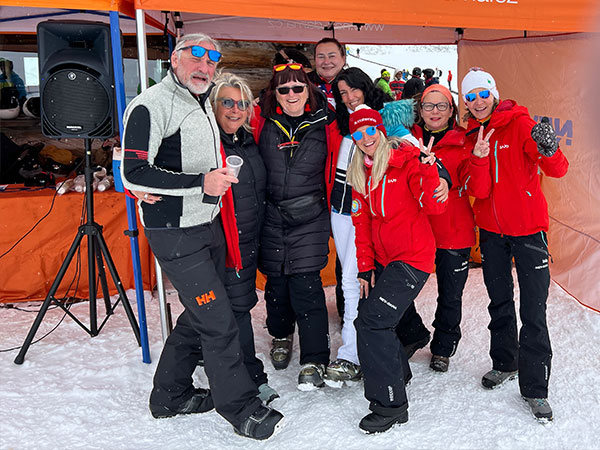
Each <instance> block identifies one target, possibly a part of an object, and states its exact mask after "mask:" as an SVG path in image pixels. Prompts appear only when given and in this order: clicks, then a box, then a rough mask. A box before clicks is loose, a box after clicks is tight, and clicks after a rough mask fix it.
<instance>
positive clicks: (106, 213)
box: [0, 189, 155, 302]
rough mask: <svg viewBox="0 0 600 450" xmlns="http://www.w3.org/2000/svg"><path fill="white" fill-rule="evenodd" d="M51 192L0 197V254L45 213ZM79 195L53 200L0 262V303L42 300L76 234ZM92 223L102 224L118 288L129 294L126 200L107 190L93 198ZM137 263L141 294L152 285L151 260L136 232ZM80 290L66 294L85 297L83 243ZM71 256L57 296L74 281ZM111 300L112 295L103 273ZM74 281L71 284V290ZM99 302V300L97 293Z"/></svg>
mask: <svg viewBox="0 0 600 450" xmlns="http://www.w3.org/2000/svg"><path fill="white" fill-rule="evenodd" d="M53 195H54V191H53V190H52V189H44V190H41V191H34V192H15V193H7V192H3V193H0V254H2V253H4V252H6V251H7V250H8V249H9V248H10V247H11V246H12V245H13V244H14V243H15V242H16V241H17V240H18V239H19V238H21V237H22V236H23V235H24V234H25V233H26V232H27V231H28V230H29V229H30V228H31V227H32V226H33V225H34V224H35V223H36V222H37V221H38V220H39V219H41V218H42V216H44V214H45V213H46V212H47V211H48V210H49V209H50V204H51V203H52V197H53ZM82 202H83V195H82V194H77V193H74V192H72V193H68V194H65V195H63V196H60V197H57V198H56V199H55V202H54V207H53V209H52V212H51V213H50V215H49V216H48V217H46V218H45V219H43V220H42V221H41V223H40V224H39V225H38V226H37V228H35V230H33V231H32V232H31V234H29V235H28V236H27V237H26V238H25V239H23V240H22V241H21V242H20V243H19V244H18V245H17V246H16V247H15V248H14V249H13V250H12V251H10V252H9V253H8V254H7V255H5V256H4V257H3V258H1V259H0V302H16V301H30V300H43V299H44V298H45V297H46V295H47V294H48V291H49V290H50V287H51V285H52V282H53V281H54V279H55V277H56V275H57V273H58V270H59V268H60V265H61V264H62V262H63V260H64V258H65V257H66V255H67V252H68V251H69V248H70V247H71V244H72V243H73V239H74V238H75V236H76V234H77V229H78V226H79V220H80V216H81V206H82ZM94 210H95V220H96V222H97V223H98V224H100V225H102V226H103V227H104V228H103V236H104V239H105V241H106V244H107V246H108V250H109V252H110V254H111V257H112V259H113V261H114V262H115V266H116V268H117V272H118V274H119V278H120V279H121V282H122V284H123V287H124V288H125V289H126V290H127V289H134V288H135V284H134V280H133V263H132V260H131V249H130V246H129V238H128V237H127V236H125V235H124V234H123V231H124V230H126V229H127V213H126V208H125V195H124V194H120V193H118V192H115V191H107V192H102V193H97V194H95V195H94ZM139 245H140V260H141V268H142V278H143V283H144V289H145V290H151V289H152V288H153V287H154V284H155V276H154V264H153V257H152V255H151V253H150V247H149V246H148V242H147V241H146V238H145V236H144V233H143V232H140V236H139ZM80 248H81V268H80V274H81V276H80V281H79V289H78V290H77V292H74V291H71V294H70V295H74V296H77V297H80V298H88V282H87V280H88V274H87V238H85V237H84V239H83V245H81V247H80ZM75 267H76V257H75V258H74V259H73V262H72V263H71V265H70V266H69V270H68V271H67V273H66V275H65V277H64V279H63V282H62V283H61V285H60V288H59V289H58V292H57V294H56V297H62V296H63V295H64V293H65V290H66V288H67V286H68V285H69V283H70V281H71V280H72V279H73V276H74V274H75ZM107 279H108V287H109V290H110V293H111V295H114V294H116V293H117V291H116V289H115V288H114V283H113V281H112V278H111V277H110V274H109V273H108V272H107ZM75 285H76V282H75V283H73V286H75ZM99 292H100V293H99V297H103V294H102V291H101V290H100V291H99Z"/></svg>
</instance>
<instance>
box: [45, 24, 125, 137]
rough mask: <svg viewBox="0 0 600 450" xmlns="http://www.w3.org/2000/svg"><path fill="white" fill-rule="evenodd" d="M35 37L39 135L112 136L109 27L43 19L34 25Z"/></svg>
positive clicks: (111, 64)
mask: <svg viewBox="0 0 600 450" xmlns="http://www.w3.org/2000/svg"><path fill="white" fill-rule="evenodd" d="M37 36H38V56H39V68H40V102H41V111H40V112H41V121H42V133H43V134H44V136H47V137H51V138H68V137H71V138H99V139H106V138H110V137H113V136H115V135H116V134H117V133H116V131H115V130H116V125H117V121H116V119H115V118H116V106H115V86H114V75H113V61H112V49H111V40H110V26H109V25H108V24H105V23H102V22H89V21H83V20H66V21H55V20H49V21H46V22H41V23H39V24H38V26H37Z"/></svg>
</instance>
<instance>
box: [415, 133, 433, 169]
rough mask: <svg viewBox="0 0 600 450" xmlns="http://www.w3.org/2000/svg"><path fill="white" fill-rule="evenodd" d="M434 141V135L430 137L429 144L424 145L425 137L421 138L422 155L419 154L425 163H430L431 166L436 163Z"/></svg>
mask: <svg viewBox="0 0 600 450" xmlns="http://www.w3.org/2000/svg"><path fill="white" fill-rule="evenodd" d="M433 141H434V139H433V136H432V137H431V139H429V144H427V147H424V145H423V139H422V138H419V148H420V149H421V155H420V156H419V159H420V160H421V162H422V163H423V164H429V165H430V166H431V165H433V164H435V155H434V154H433V153H432V152H431V149H432V148H433Z"/></svg>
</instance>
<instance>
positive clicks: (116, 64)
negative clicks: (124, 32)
mask: <svg viewBox="0 0 600 450" xmlns="http://www.w3.org/2000/svg"><path fill="white" fill-rule="evenodd" d="M110 34H111V45H112V55H113V69H114V74H115V94H116V97H117V114H118V117H119V135H120V136H121V137H123V112H124V111H125V83H124V81H123V80H124V77H123V56H122V52H121V29H120V26H119V13H118V12H117V11H110ZM119 166H120V164H117V168H116V169H117V170H114V167H115V166H114V165H113V174H114V177H119V178H120V171H119V168H120V167H119ZM116 186H117V184H115V189H116ZM119 186H122V183H119ZM121 192H122V190H121ZM125 202H126V206H127V223H128V225H129V230H128V231H127V232H125V234H127V235H128V236H129V245H130V247H131V259H132V262H133V279H134V282H135V295H136V299H137V307H138V320H139V322H140V341H141V345H142V361H143V362H145V363H146V364H150V363H151V362H152V361H151V359H150V345H149V344H148V326H147V323H146V305H145V303H144V283H143V281H142V267H141V263H140V247H139V243H138V238H137V236H138V228H137V218H136V215H135V201H134V200H133V199H132V198H130V197H127V196H126V197H125Z"/></svg>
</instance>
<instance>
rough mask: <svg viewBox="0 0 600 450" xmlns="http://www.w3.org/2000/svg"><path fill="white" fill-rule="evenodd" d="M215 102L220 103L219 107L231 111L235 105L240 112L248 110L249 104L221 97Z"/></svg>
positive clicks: (245, 101) (246, 101)
mask: <svg viewBox="0 0 600 450" xmlns="http://www.w3.org/2000/svg"><path fill="white" fill-rule="evenodd" d="M217 101H218V102H219V103H221V105H222V106H223V108H225V109H232V108H233V107H234V106H235V105H237V107H238V109H239V110H240V111H245V110H247V109H248V106H250V102H249V101H248V100H238V101H235V100H234V99H232V98H229V97H221V98H218V99H217Z"/></svg>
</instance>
